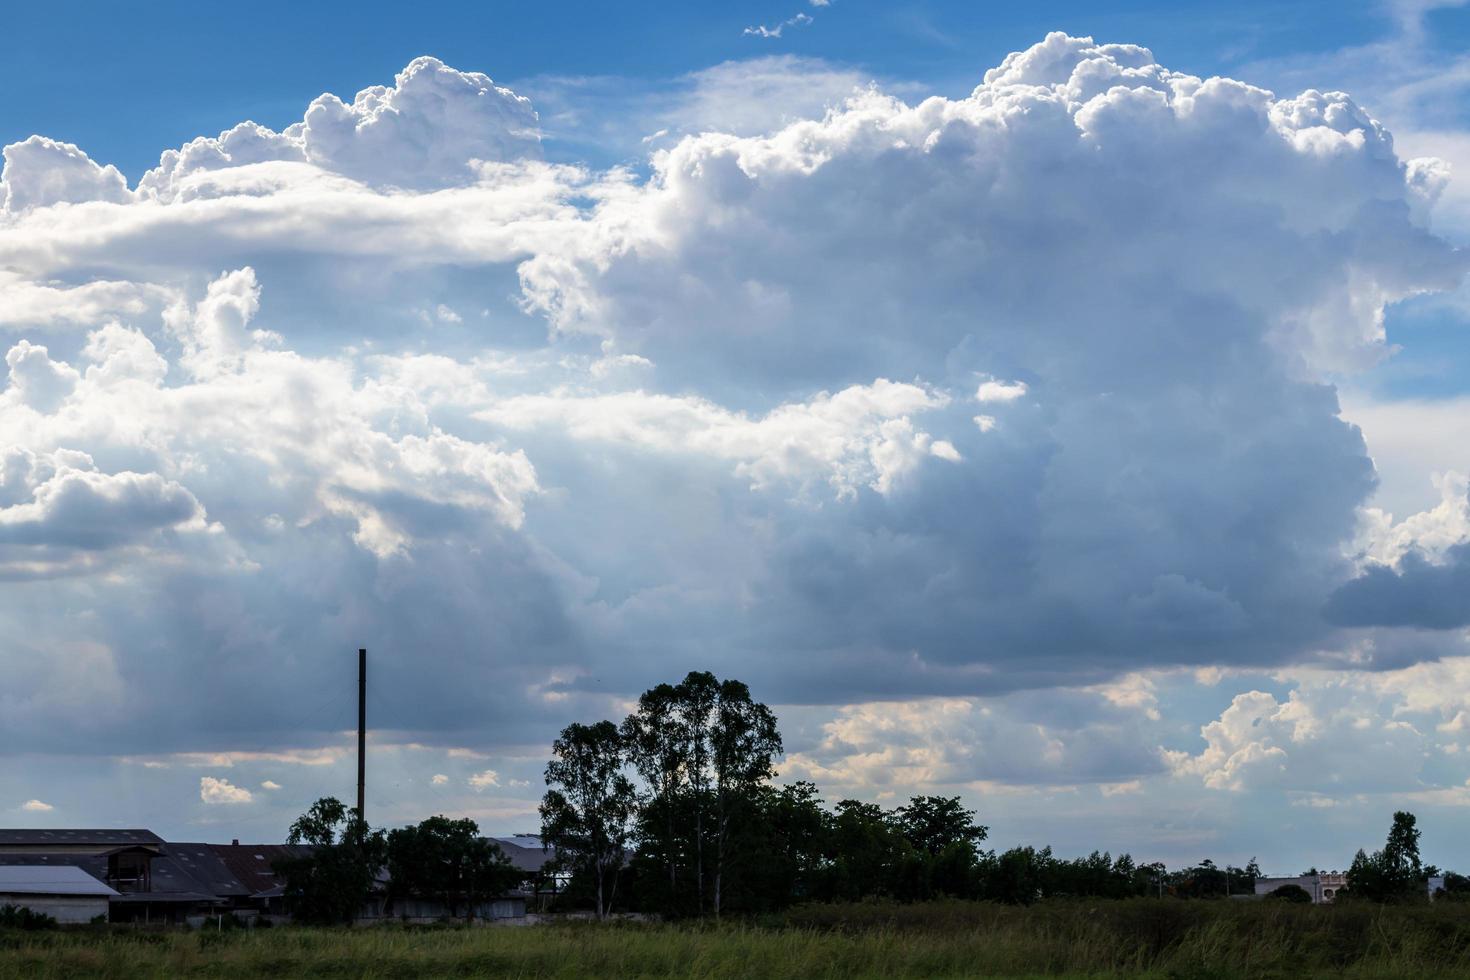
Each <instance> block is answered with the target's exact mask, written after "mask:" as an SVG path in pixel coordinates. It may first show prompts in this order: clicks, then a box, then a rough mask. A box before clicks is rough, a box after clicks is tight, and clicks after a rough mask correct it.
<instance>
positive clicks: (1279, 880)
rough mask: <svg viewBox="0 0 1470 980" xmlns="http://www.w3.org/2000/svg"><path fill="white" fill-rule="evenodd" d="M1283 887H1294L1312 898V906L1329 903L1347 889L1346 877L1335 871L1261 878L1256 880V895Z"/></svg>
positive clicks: (1265, 893)
mask: <svg viewBox="0 0 1470 980" xmlns="http://www.w3.org/2000/svg"><path fill="white" fill-rule="evenodd" d="M1284 885H1296V886H1297V887H1298V888H1300V889H1302V890H1303V891H1305V892H1306V893H1307V894H1308V895H1310V896H1312V903H1313V904H1315V905H1323V904H1326V903H1328V902H1331V901H1332V900H1333V899H1334V898H1336V897H1337V893H1338V892H1339V891H1341V890H1342V889H1344V888H1346V887H1347V875H1345V874H1342V873H1339V872H1337V871H1322V872H1316V873H1313V874H1305V875H1292V876H1289V877H1267V876H1262V877H1258V878H1257V879H1256V894H1257V895H1269V894H1271V893H1272V892H1274V891H1275V890H1276V889H1278V888H1281V887H1282V886H1284Z"/></svg>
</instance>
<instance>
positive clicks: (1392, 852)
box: [1383, 810, 1423, 886]
mask: <svg viewBox="0 0 1470 980" xmlns="http://www.w3.org/2000/svg"><path fill="white" fill-rule="evenodd" d="M1415 823H1416V821H1415V819H1414V815H1413V814H1412V813H1408V812H1407V811H1404V810H1399V811H1397V812H1396V813H1394V815H1393V826H1392V827H1390V828H1389V830H1388V840H1387V841H1386V842H1385V843H1384V845H1383V869H1384V871H1385V872H1386V873H1387V874H1388V875H1389V876H1390V878H1392V880H1393V881H1394V882H1396V883H1399V884H1402V885H1405V886H1410V885H1417V884H1418V883H1419V879H1420V878H1421V877H1422V876H1423V874H1422V869H1421V868H1420V867H1419V835H1420V831H1419V828H1418V827H1416V826H1415Z"/></svg>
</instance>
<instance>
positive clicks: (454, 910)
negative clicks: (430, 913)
mask: <svg viewBox="0 0 1470 980" xmlns="http://www.w3.org/2000/svg"><path fill="white" fill-rule="evenodd" d="M387 857H388V874H389V880H390V893H391V894H392V895H393V897H395V898H406V897H417V898H431V899H435V900H437V901H439V902H441V903H443V905H444V907H445V908H447V909H448V910H449V914H450V916H452V917H456V918H457V917H458V916H459V909H460V908H461V906H463V907H464V909H465V916H466V918H468V919H473V918H474V916H475V908H476V907H477V906H479V905H481V904H483V903H485V902H487V901H489V900H490V899H492V898H494V897H495V896H497V895H500V894H503V893H504V892H505V891H507V890H508V889H510V888H513V887H515V885H516V882H517V881H518V880H519V879H520V872H518V871H517V870H516V868H515V866H514V865H512V864H511V863H510V859H509V858H507V857H506V856H505V854H504V853H503V852H502V851H501V849H500V845H498V844H496V843H495V842H494V841H491V840H486V839H485V838H483V837H481V836H480V828H479V826H478V825H476V823H475V822H474V821H473V820H468V819H464V820H451V819H449V818H448V817H444V816H437V817H429V818H428V819H427V820H425V821H423V822H422V823H420V824H418V825H416V826H412V827H400V828H398V829H396V830H393V831H390V832H389V834H388V843H387Z"/></svg>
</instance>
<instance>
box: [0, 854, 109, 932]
mask: <svg viewBox="0 0 1470 980" xmlns="http://www.w3.org/2000/svg"><path fill="white" fill-rule="evenodd" d="M117 896H118V893H117V892H116V891H115V890H114V889H112V888H109V887H108V886H106V885H104V884H102V882H100V881H98V880H97V879H96V878H93V877H92V876H91V875H89V874H87V873H86V872H85V871H83V870H82V869H81V868H75V867H70V866H67V865H55V866H51V865H29V864H21V865H10V866H6V867H0V908H3V907H4V906H6V905H15V906H19V907H20V908H25V909H30V910H31V911H32V912H35V913H38V914H40V915H49V916H51V918H53V919H55V920H56V921H57V922H62V923H77V922H91V921H92V920H94V919H97V918H102V919H104V920H105V919H106V918H107V908H108V903H109V901H110V900H111V899H113V898H116V897H117Z"/></svg>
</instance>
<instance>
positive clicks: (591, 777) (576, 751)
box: [541, 721, 638, 919]
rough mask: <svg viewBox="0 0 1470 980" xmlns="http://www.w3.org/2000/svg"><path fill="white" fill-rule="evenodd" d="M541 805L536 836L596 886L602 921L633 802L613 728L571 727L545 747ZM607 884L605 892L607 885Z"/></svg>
mask: <svg viewBox="0 0 1470 980" xmlns="http://www.w3.org/2000/svg"><path fill="white" fill-rule="evenodd" d="M551 753H552V759H551V761H550V762H548V763H547V764H546V785H547V786H548V787H550V788H549V789H548V790H547V791H546V795H545V796H544V797H543V798H542V800H541V836H542V839H543V840H544V841H545V842H546V843H547V844H549V845H551V846H553V847H555V848H556V852H557V859H558V860H559V861H561V862H562V863H564V864H567V865H570V866H571V867H574V868H577V869H580V870H582V871H584V872H586V873H587V874H589V875H590V876H591V877H592V878H593V880H594V882H595V883H596V903H597V905H596V908H597V917H598V918H599V919H603V918H606V917H607V912H608V908H609V906H610V905H611V903H612V899H613V898H614V897H615V896H616V888H617V873H618V871H619V870H620V869H621V868H622V866H623V861H624V858H625V856H626V852H627V847H628V840H629V836H630V834H631V832H632V828H633V819H634V817H635V815H636V812H637V807H638V798H637V793H636V792H635V791H634V788H633V783H632V781H631V780H629V779H628V777H627V775H626V774H625V773H624V769H625V768H626V766H627V765H628V758H627V753H626V745H625V743H624V740H623V735H622V733H621V732H620V731H619V730H618V726H617V725H614V724H613V723H612V722H610V721H600V722H598V723H597V724H595V725H581V724H572V725H568V726H567V727H566V728H564V729H562V733H561V735H559V736H558V737H557V739H556V741H555V742H553V743H552V746H551ZM609 885H611V889H609V888H608V886H609Z"/></svg>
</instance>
